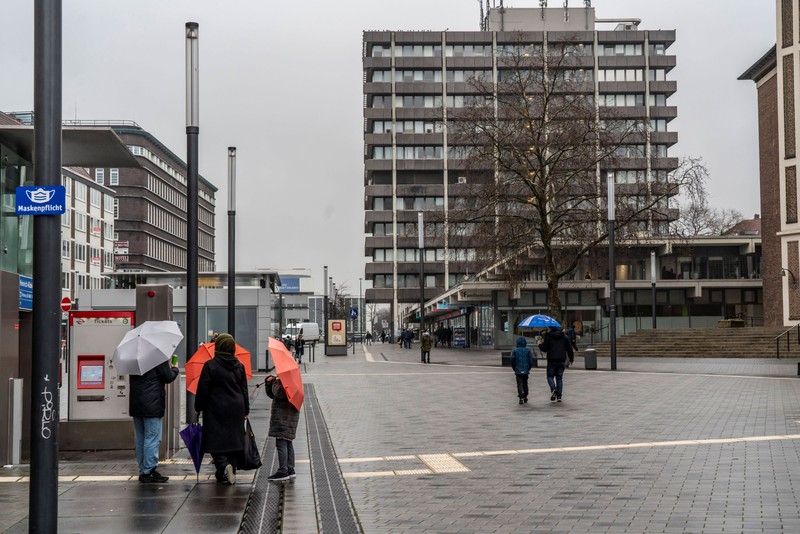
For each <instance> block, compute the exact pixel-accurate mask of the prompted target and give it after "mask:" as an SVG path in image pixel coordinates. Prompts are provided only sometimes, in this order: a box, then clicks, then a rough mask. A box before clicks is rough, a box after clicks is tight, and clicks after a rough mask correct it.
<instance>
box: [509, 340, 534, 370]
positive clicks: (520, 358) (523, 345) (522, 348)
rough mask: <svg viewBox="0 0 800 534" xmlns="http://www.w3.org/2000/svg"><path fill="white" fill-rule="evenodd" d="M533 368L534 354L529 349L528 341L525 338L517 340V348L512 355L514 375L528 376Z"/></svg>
mask: <svg viewBox="0 0 800 534" xmlns="http://www.w3.org/2000/svg"><path fill="white" fill-rule="evenodd" d="M532 366H533V353H532V352H531V349H529V348H528V341H527V340H526V339H525V338H524V337H521V336H520V337H519V338H518V339H517V348H516V349H514V351H513V352H512V353H511V368H512V369H514V374H518V375H527V374H529V373H530V372H531V367H532Z"/></svg>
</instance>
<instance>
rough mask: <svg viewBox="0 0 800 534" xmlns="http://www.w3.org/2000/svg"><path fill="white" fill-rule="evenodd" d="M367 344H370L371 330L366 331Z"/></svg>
mask: <svg viewBox="0 0 800 534" xmlns="http://www.w3.org/2000/svg"><path fill="white" fill-rule="evenodd" d="M367 345H372V332H367Z"/></svg>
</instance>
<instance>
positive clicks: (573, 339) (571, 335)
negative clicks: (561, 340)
mask: <svg viewBox="0 0 800 534" xmlns="http://www.w3.org/2000/svg"><path fill="white" fill-rule="evenodd" d="M564 335H565V336H567V339H568V340H569V342H570V344H571V345H572V350H578V336H577V334H575V327H574V326H572V325H569V328H567V329H566V330H565V331H564Z"/></svg>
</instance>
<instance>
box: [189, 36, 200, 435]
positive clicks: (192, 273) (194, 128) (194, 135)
mask: <svg viewBox="0 0 800 534" xmlns="http://www.w3.org/2000/svg"><path fill="white" fill-rule="evenodd" d="M199 28H200V25H199V24H197V23H196V22H187V23H186V179H187V182H188V183H187V186H186V359H187V361H188V359H189V358H190V357H191V355H192V354H194V351H195V349H196V348H197V343H198V341H199V338H198V336H197V318H198V317H197V316H198V305H197V303H198V299H197V278H198V272H197V268H198V254H197V231H198V222H197V197H198V195H197V174H198V173H197V164H198V159H199V152H198V137H199V135H200V117H199V114H200V108H199V87H198V82H199V58H198V48H199ZM195 421H197V414H196V413H195V411H194V395H193V394H192V393H190V392H189V391H188V390H187V391H186V422H187V423H189V422H195Z"/></svg>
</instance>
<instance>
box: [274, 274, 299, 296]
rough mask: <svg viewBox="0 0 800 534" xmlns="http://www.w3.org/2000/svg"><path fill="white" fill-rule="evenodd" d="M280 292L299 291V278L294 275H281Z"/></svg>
mask: <svg viewBox="0 0 800 534" xmlns="http://www.w3.org/2000/svg"><path fill="white" fill-rule="evenodd" d="M278 287H279V288H280V292H281V293H300V278H298V277H296V276H281V285H280V286H278Z"/></svg>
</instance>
